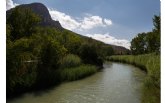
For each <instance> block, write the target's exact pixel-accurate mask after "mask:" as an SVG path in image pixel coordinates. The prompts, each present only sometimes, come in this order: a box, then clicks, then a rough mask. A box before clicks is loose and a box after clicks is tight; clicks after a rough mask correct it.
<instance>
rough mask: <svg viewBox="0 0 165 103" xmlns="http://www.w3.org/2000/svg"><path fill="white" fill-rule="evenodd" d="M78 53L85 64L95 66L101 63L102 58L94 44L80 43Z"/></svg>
mask: <svg viewBox="0 0 165 103" xmlns="http://www.w3.org/2000/svg"><path fill="white" fill-rule="evenodd" d="M79 55H80V57H81V59H82V61H83V63H85V64H92V65H97V66H102V65H103V59H102V58H101V56H99V54H98V52H97V47H96V46H95V45H94V44H87V43H85V44H82V45H81V47H80V50H79Z"/></svg>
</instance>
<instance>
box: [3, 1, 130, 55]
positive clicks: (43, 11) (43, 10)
mask: <svg viewBox="0 0 165 103" xmlns="http://www.w3.org/2000/svg"><path fill="white" fill-rule="evenodd" d="M16 8H28V9H31V10H32V11H33V12H34V13H35V14H37V15H39V16H40V17H41V22H40V23H39V25H41V26H44V27H45V26H46V27H54V28H56V29H58V30H60V31H61V30H64V28H63V27H62V26H61V24H60V23H59V21H54V20H52V18H51V16H50V14H49V11H48V9H47V7H46V6H45V5H43V4H42V3H31V4H23V5H19V6H17V7H16ZM14 9H15V8H13V9H10V10H8V11H7V12H6V16H7V17H6V18H8V17H9V16H10V15H11V13H12V11H13V10H14ZM65 30H66V29H65ZM68 31H69V30H68ZM70 32H72V31H70ZM73 34H74V35H79V36H80V37H82V38H85V39H89V38H88V37H85V36H82V35H80V34H77V33H74V32H73ZM93 41H95V42H100V43H102V42H101V41H98V40H94V39H93ZM102 44H105V43H102ZM106 45H107V44H106ZM109 46H111V47H112V48H113V50H114V54H130V50H128V49H126V48H125V47H121V46H116V45H111V44H109Z"/></svg>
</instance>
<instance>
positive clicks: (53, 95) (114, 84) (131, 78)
mask: <svg viewBox="0 0 165 103" xmlns="http://www.w3.org/2000/svg"><path fill="white" fill-rule="evenodd" d="M144 78H145V72H143V71H141V70H140V69H139V68H136V67H134V66H132V65H128V64H121V63H114V62H107V63H105V64H104V69H103V70H102V71H100V72H98V73H96V74H94V75H92V76H90V77H87V78H85V79H82V80H77V81H73V82H66V83H62V84H61V85H59V86H57V87H54V88H52V89H49V90H45V91H42V92H34V93H26V94H24V95H22V96H20V97H17V98H15V99H12V100H10V101H7V103H140V102H141V85H142V82H143V80H144Z"/></svg>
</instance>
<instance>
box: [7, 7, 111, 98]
mask: <svg viewBox="0 0 165 103" xmlns="http://www.w3.org/2000/svg"><path fill="white" fill-rule="evenodd" d="M40 21H41V19H40V17H39V15H36V14H35V13H34V12H32V10H30V9H27V8H21V7H16V8H15V9H13V10H12V12H11V15H9V16H8V17H7V25H6V35H7V41H6V43H7V48H6V51H7V60H6V63H7V70H6V73H7V97H8V96H12V95H13V94H16V93H22V92H25V91H29V90H32V89H39V88H45V87H46V88H47V87H48V86H51V85H55V84H58V83H60V82H61V81H64V80H76V79H79V78H83V77H85V76H88V75H91V74H92V73H95V72H96V71H97V70H98V68H101V67H102V64H103V60H104V58H105V57H106V56H110V55H112V54H113V49H112V48H111V46H109V45H106V44H104V43H102V42H98V41H96V40H93V39H91V38H87V37H83V36H80V35H78V34H76V33H73V32H71V31H68V30H65V29H64V30H58V29H56V28H53V27H42V26H41V25H39V23H40Z"/></svg>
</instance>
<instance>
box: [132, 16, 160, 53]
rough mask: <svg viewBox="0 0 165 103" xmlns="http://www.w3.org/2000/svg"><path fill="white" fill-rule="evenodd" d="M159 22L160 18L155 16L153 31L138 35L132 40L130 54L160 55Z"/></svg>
mask: <svg viewBox="0 0 165 103" xmlns="http://www.w3.org/2000/svg"><path fill="white" fill-rule="evenodd" d="M160 21H161V20H160V16H157V15H155V16H154V18H153V25H154V28H153V30H152V31H151V32H147V33H145V32H143V33H139V34H137V36H136V37H135V38H133V39H132V41H131V52H132V54H134V55H137V54H146V53H153V52H156V53H160V28H161V25H160Z"/></svg>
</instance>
